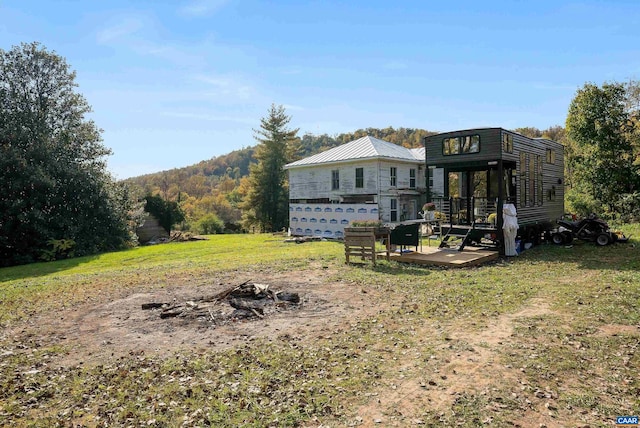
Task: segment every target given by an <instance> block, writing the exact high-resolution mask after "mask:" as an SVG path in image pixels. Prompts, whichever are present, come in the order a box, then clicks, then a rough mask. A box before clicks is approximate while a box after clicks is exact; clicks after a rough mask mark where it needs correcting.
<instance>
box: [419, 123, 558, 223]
mask: <svg viewBox="0 0 640 428" xmlns="http://www.w3.org/2000/svg"><path fill="white" fill-rule="evenodd" d="M474 134H477V135H480V152H479V153H468V154H458V155H449V156H445V155H444V154H443V153H442V143H443V141H444V139H445V138H451V137H461V136H466V135H474ZM503 134H508V135H511V136H512V138H513V153H507V152H503V151H502V136H503ZM547 148H550V149H553V150H555V158H556V159H555V164H549V163H547V162H546V150H547ZM425 149H426V153H427V156H426V165H427V167H428V166H436V167H438V168H446V170H450V171H455V170H458V168H460V169H464V168H474V169H482V168H483V167H488V165H487V162H489V161H495V160H498V159H502V160H503V161H504V162H513V163H515V164H516V171H515V174H514V175H515V177H516V191H517V201H516V209H517V210H518V222H519V223H520V225H530V224H537V223H544V222H551V223H555V221H556V220H557V219H558V218H560V217H561V216H562V214H563V213H564V147H563V146H562V144H560V143H557V142H555V141H551V140H545V139H532V138H528V137H525V136H523V135H520V134H517V133H515V132H511V131H507V130H505V129H502V128H482V129H468V130H463V131H454V132H447V133H443V134H437V135H432V136H429V137H426V138H425ZM523 151H524V152H525V153H529V154H530V155H533V156H536V155H538V156H540V158H541V160H542V166H543V168H542V176H543V180H542V182H543V189H542V201H540V200H537V201H536V204H535V205H529V206H526V205H525V206H522V205H521V203H520V194H521V193H520V192H521V188H520V175H519V174H520V171H521V169H520V153H521V152H523ZM536 173H537V170H536ZM526 174H527V176H528V174H529V171H528V169H527V171H526ZM554 186H555V199H554V200H553V201H549V200H548V190H550V189H552V188H553V187H554ZM536 191H537V189H536Z"/></svg>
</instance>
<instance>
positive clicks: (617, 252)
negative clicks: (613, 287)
mask: <svg viewBox="0 0 640 428" xmlns="http://www.w3.org/2000/svg"><path fill="white" fill-rule="evenodd" d="M638 244H639V243H638V242H637V241H636V240H635V239H632V240H630V241H629V242H627V243H616V244H611V245H607V246H606V247H599V246H597V245H596V244H594V243H592V242H586V241H574V242H573V243H572V244H571V245H553V244H543V245H540V246H537V247H534V248H532V249H531V250H527V251H524V252H523V253H521V254H520V256H519V257H513V258H511V259H510V260H511V262H512V263H516V264H517V263H519V262H545V263H549V264H562V263H573V264H576V265H578V266H579V267H580V268H581V269H588V270H613V271H622V270H625V271H640V246H639V245H638Z"/></svg>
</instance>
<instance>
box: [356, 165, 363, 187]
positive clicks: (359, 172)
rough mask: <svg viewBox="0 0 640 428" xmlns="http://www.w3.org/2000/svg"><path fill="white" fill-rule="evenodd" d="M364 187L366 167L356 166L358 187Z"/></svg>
mask: <svg viewBox="0 0 640 428" xmlns="http://www.w3.org/2000/svg"><path fill="white" fill-rule="evenodd" d="M362 188H364V168H356V189H362Z"/></svg>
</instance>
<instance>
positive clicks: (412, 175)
mask: <svg viewBox="0 0 640 428" xmlns="http://www.w3.org/2000/svg"><path fill="white" fill-rule="evenodd" d="M409 188H410V189H415V188H416V169H415V168H411V169H409Z"/></svg>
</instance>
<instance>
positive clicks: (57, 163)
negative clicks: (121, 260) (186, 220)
mask: <svg viewBox="0 0 640 428" xmlns="http://www.w3.org/2000/svg"><path fill="white" fill-rule="evenodd" d="M76 86H77V84H76V83H75V72H72V71H70V70H69V66H68V65H67V63H66V61H65V60H64V58H62V57H60V56H58V55H57V54H56V53H55V52H48V51H47V50H46V49H45V48H43V47H42V46H41V45H39V44H38V43H31V44H22V45H20V46H15V47H13V48H12V49H11V50H10V51H4V50H1V49H0V183H2V192H0V266H2V265H10V264H19V263H27V262H32V261H36V260H38V259H52V258H56V257H58V256H70V255H71V254H72V253H73V254H75V255H83V254H89V253H95V252H98V251H105V250H111V249H116V248H119V247H121V246H122V245H124V244H125V243H126V242H128V240H129V237H130V235H129V229H128V224H127V220H128V210H129V208H130V202H129V201H130V199H129V198H128V196H127V190H126V188H124V187H122V186H120V185H116V184H115V183H114V182H113V180H112V179H111V177H110V176H109V175H108V174H107V172H106V165H105V162H104V157H105V156H106V155H107V154H109V150H108V149H107V148H105V147H104V146H103V145H102V144H101V142H100V141H101V138H100V132H101V131H100V129H98V128H97V127H96V125H95V124H94V123H93V122H92V121H90V120H88V119H86V118H85V115H86V114H87V113H89V112H90V111H91V108H90V106H89V104H88V103H87V102H86V100H85V99H84V98H83V97H82V96H81V95H80V94H78V93H77V92H76V91H75V88H76ZM62 241H64V242H65V245H64V246H65V248H70V247H73V252H71V251H69V252H67V253H66V254H54V253H52V248H56V247H59V245H58V243H59V242H62Z"/></svg>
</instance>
